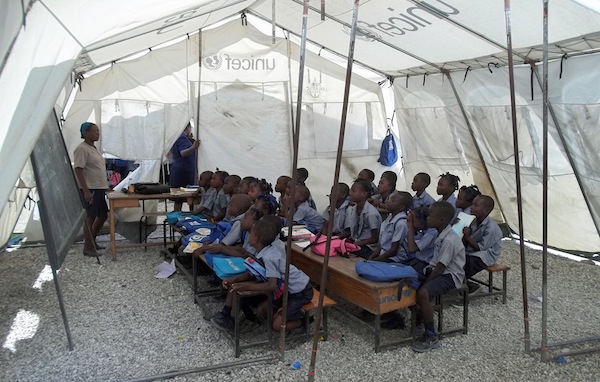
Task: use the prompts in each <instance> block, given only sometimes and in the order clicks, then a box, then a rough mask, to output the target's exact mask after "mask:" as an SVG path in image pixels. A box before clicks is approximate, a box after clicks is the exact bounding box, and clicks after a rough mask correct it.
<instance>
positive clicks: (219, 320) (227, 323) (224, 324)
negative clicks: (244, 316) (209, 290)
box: [210, 312, 235, 332]
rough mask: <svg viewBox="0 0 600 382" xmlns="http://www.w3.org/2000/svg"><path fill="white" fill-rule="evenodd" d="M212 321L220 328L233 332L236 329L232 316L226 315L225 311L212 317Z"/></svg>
mask: <svg viewBox="0 0 600 382" xmlns="http://www.w3.org/2000/svg"><path fill="white" fill-rule="evenodd" d="M210 322H212V323H213V324H215V325H216V326H217V327H218V328H220V329H223V330H225V331H227V332H233V331H234V329H235V322H234V320H233V317H232V316H224V315H223V313H221V312H219V313H217V314H215V315H214V316H212V317H211V318H210Z"/></svg>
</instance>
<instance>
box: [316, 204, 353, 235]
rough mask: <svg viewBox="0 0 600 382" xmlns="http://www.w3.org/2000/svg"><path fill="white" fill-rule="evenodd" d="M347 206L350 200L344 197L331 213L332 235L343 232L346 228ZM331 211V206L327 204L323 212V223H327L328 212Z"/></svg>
mask: <svg viewBox="0 0 600 382" xmlns="http://www.w3.org/2000/svg"><path fill="white" fill-rule="evenodd" d="M348 207H350V200H349V198H346V199H345V200H344V202H343V203H342V205H341V206H339V207H338V208H336V209H335V212H334V213H333V231H332V233H333V234H334V235H338V234H340V233H342V232H344V229H345V228H346V221H347V220H348V217H347V216H348ZM330 212H331V206H327V208H326V209H325V211H324V212H323V214H322V215H321V216H322V217H323V224H327V222H328V221H329V214H330Z"/></svg>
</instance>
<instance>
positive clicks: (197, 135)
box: [194, 29, 202, 182]
mask: <svg viewBox="0 0 600 382" xmlns="http://www.w3.org/2000/svg"><path fill="white" fill-rule="evenodd" d="M201 95H202V29H198V99H197V100H196V139H200V96H201ZM194 180H196V182H197V181H198V151H196V163H195V173H194Z"/></svg>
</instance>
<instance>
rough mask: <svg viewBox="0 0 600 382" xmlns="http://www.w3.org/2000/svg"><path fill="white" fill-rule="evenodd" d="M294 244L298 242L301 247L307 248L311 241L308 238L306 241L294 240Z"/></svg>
mask: <svg viewBox="0 0 600 382" xmlns="http://www.w3.org/2000/svg"><path fill="white" fill-rule="evenodd" d="M294 244H296V245H297V246H298V247H300V248H306V247H308V245H309V244H310V241H308V240H306V241H296V242H294Z"/></svg>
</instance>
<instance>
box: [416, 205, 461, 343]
mask: <svg viewBox="0 0 600 382" xmlns="http://www.w3.org/2000/svg"><path fill="white" fill-rule="evenodd" d="M453 217H454V207H453V206H452V205H451V204H450V203H448V202H435V203H433V204H432V205H431V206H430V207H429V216H428V217H427V225H428V226H429V227H432V228H435V229H436V230H437V231H438V236H437V238H436V239H435V247H434V249H433V257H432V259H431V261H430V262H429V265H427V267H426V268H425V269H424V274H421V275H419V279H420V280H421V281H422V282H423V284H422V285H421V287H420V288H419V289H418V290H417V305H418V306H419V308H420V310H421V317H422V319H423V323H424V325H425V332H424V333H423V335H422V336H421V338H419V339H417V340H416V341H415V342H413V344H412V346H411V348H412V350H414V351H416V352H419V353H422V352H427V351H430V350H433V349H437V348H439V347H440V341H439V339H438V336H437V334H436V332H435V328H434V326H433V306H432V304H431V300H432V299H433V298H434V297H436V296H439V295H440V294H442V293H444V292H446V291H449V290H452V289H455V288H459V287H461V286H462V284H463V281H464V278H465V271H464V269H463V268H464V266H465V247H464V246H463V245H462V243H461V241H460V237H459V236H458V235H457V234H456V232H454V231H453V230H452V226H451V225H450V222H451V221H452V218H453Z"/></svg>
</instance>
